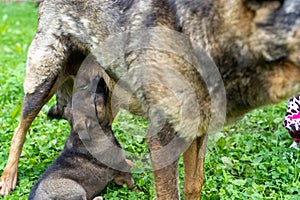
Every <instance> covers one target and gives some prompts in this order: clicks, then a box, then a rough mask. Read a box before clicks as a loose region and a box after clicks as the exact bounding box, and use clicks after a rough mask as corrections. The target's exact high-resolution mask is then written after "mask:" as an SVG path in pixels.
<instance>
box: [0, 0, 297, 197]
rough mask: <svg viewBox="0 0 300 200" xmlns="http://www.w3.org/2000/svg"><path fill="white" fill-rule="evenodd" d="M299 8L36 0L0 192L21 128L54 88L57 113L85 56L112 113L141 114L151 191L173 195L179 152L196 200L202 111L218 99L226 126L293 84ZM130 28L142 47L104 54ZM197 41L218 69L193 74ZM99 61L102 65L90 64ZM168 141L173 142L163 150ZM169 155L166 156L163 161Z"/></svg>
mask: <svg viewBox="0 0 300 200" xmlns="http://www.w3.org/2000/svg"><path fill="white" fill-rule="evenodd" d="M299 6H300V1H299V0H285V1H284V0H280V1H258V0H257V1H255V0H228V1H223V0H214V1H213V0H208V1H201V0H194V1H186V0H149V1H142V0H117V1H109V0H100V1H99V0H97V1H96V0H88V1H82V0H79V1H78V0H76V1H75V0H56V1H47V0H46V1H44V2H43V3H42V4H41V6H40V9H39V25H38V31H37V33H36V36H35V38H34V39H33V41H32V44H31V46H30V49H29V53H28V62H27V69H26V77H25V83H24V89H25V97H24V101H23V109H22V116H21V120H20V124H19V126H18V127H17V128H16V130H15V132H14V137H13V140H12V145H11V150H10V154H9V159H8V163H7V166H6V167H5V169H4V171H3V174H2V177H1V181H0V186H1V194H2V195H7V194H8V193H9V192H10V191H11V190H12V189H14V188H15V185H16V180H17V167H18V161H19V157H20V153H21V149H22V145H23V143H24V140H25V132H26V131H27V130H28V129H29V126H30V124H31V122H32V121H33V120H34V118H35V117H36V115H37V114H38V112H39V111H40V109H41V108H42V106H43V105H44V104H45V103H46V102H47V101H48V100H49V99H50V98H51V97H52V96H53V94H54V93H55V92H56V91H57V90H58V88H59V87H60V90H59V92H60V93H61V95H59V97H58V104H57V106H56V107H55V108H54V109H53V110H52V113H56V114H58V115H59V113H61V110H62V109H63V105H65V103H64V102H65V101H66V100H65V99H64V98H65V97H68V96H70V94H69V95H66V94H68V91H72V90H70V88H72V80H71V79H69V78H67V77H70V76H74V75H76V74H77V70H78V68H79V66H80V64H81V63H82V62H83V60H84V59H85V58H86V56H88V55H89V54H91V55H92V57H95V59H96V60H97V61H98V64H99V63H100V66H99V67H97V68H98V70H91V72H90V73H91V74H90V76H92V75H93V74H95V75H96V74H98V73H102V75H103V74H104V75H103V76H107V77H106V79H108V81H109V82H110V83H109V84H108V85H109V87H110V90H111V91H113V92H112V95H111V98H112V99H116V100H118V102H120V103H116V104H114V103H112V104H113V106H112V108H113V109H114V111H112V112H113V113H114V114H116V112H117V108H118V106H121V107H125V108H126V109H128V110H130V112H132V113H134V114H140V115H143V116H144V117H145V118H147V119H148V121H149V129H148V130H149V131H148V135H147V141H148V146H149V150H150V153H151V159H152V165H153V169H154V179H155V186H156V195H157V199H179V198H180V197H179V192H178V180H177V162H178V156H179V154H180V153H182V152H183V151H184V153H183V160H184V196H185V199H199V197H200V192H201V188H202V183H203V162H204V154H205V148H206V139H207V133H208V132H209V131H210V130H211V126H210V122H211V120H216V121H218V120H217V119H211V118H213V117H214V116H218V113H219V112H220V113H221V114H222V112H224V110H223V111H222V109H223V108H222V107H215V106H214V105H224V106H225V104H226V108H225V109H226V112H225V114H226V121H225V124H228V123H231V122H233V121H236V120H237V119H239V118H240V117H242V116H243V114H245V113H246V112H248V111H250V110H252V109H255V108H257V107H259V106H263V105H269V104H274V103H278V102H280V101H282V100H284V99H286V98H287V97H289V96H291V95H293V94H295V93H297V92H299V90H300V73H299V72H300V52H299V48H300V46H299V43H300V10H299V9H297V8H299ZM145 30H148V32H147V31H145ZM157 30H159V31H157ZM149 32H150V33H149ZM174 32H177V33H181V34H182V35H184V36H185V37H181V36H179V37H177V35H176V34H175V35H174V34H173V33H174ZM122 33H126V34H125V36H124V35H122ZM136 33H138V34H136ZM140 33H141V35H142V36H143V34H145V36H147V37H144V39H145V40H147V41H149V43H147V44H148V45H149V46H147V48H143V45H140V46H139V48H130V47H128V48H127V50H126V51H124V52H125V53H124V55H122V57H121V58H114V59H112V62H106V61H105V59H107V60H109V59H108V58H106V57H107V56H109V55H110V54H111V53H113V52H114V51H118V49H123V48H124V45H125V46H126V45H128V46H131V47H132V46H135V45H136V44H135V43H137V42H136V41H135V40H134V39H136V37H137V36H136V35H139V34H140ZM164 34H165V35H164ZM115 35H121V36H120V37H121V38H122V37H124V38H125V42H124V41H121V40H120V41H121V42H120V43H117V42H116V43H113V42H111V43H108V44H115V45H111V46H110V45H107V43H106V41H109V40H110V39H109V38H111V37H112V38H113V39H114V37H113V36H115ZM132 35H133V36H134V37H132ZM120 37H117V39H116V41H118V38H120ZM178 38H182V40H184V38H187V40H186V41H180V40H178ZM155 41H156V42H155ZM127 42H128V43H127ZM139 42H141V44H144V41H139ZM162 43H163V44H162ZM105 44H106V45H107V46H106V45H105ZM101 45H102V46H101ZM156 45H158V46H156ZM160 45H161V46H160ZM137 46H138V45H137ZM107 47H110V49H107ZM149 47H150V48H149ZM179 47H180V48H179ZM191 48H192V49H193V51H190V49H191ZM125 49H126V47H125ZM128 49H129V50H128ZM166 49H170V51H166ZM199 49H202V50H203V51H204V52H205V53H206V54H207V57H208V58H211V59H212V60H213V62H214V63H215V64H216V66H217V72H218V73H219V74H220V76H219V77H218V76H217V75H216V74H209V75H208V76H205V75H203V73H202V74H201V70H207V71H208V72H211V71H210V67H211V68H213V65H212V64H208V65H207V64H203V65H201V62H205V60H204V61H203V60H202V61H201V56H200V58H198V61H199V60H200V65H201V66H202V67H203V66H204V68H202V69H200V70H199V68H197V66H198V65H197V64H195V63H197V62H193V59H194V57H195V56H194V57H193V56H191V57H189V56H190V55H189V53H190V52H195V55H196V57H197V55H198V56H199V55H202V54H197V52H199V51H197V50H199ZM99 50H103V52H102V53H101V51H100V52H99ZM104 50H105V51H104ZM178 52H179V54H178ZM116 55H119V54H116ZM92 57H91V58H90V59H93V58H92ZM103 59H104V61H103ZM187 60H188V61H187ZM190 60H191V62H190ZM103 63H104V65H103ZM201 66H200V68H201ZM101 67H102V68H103V69H105V72H103V71H102V72H100V71H101V70H102V69H101ZM199 71H200V73H199ZM124 77H125V78H124ZM178 77H180V78H178ZM211 77H213V78H211ZM206 79H209V81H207V80H206ZM223 86H224V88H225V92H224V94H226V96H225V98H219V99H218V98H213V97H214V95H216V96H217V97H222V94H223V93H222V88H223ZM116 87H120V88H121V89H120V90H118V88H117V89H116ZM118 91H120V92H118ZM124 91H125V92H124ZM124 93H126V94H127V93H129V94H133V95H131V97H130V100H129V101H128V98H127V97H126V98H125V100H126V103H123V102H122V98H123V96H122V95H123V94H124ZM212 94H213V95H212ZM219 94H221V95H220V96H218V95H219ZM66 99H68V98H66ZM224 99H225V102H224ZM125 104H126V105H125ZM128 104H129V105H128ZM195 110H196V112H195ZM220 110H221V111H220ZM221 121H222V120H221ZM173 141H177V142H178V143H176V144H180V145H179V147H180V148H178V149H176V148H175V149H174V148H170V149H168V151H165V149H166V147H167V146H168V144H170V143H172V142H173ZM186 148H187V149H186ZM174 155H176V156H175V157H176V159H169V160H168V159H167V158H169V157H170V158H174ZM166 160H167V161H166Z"/></svg>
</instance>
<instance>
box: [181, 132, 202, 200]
mask: <svg viewBox="0 0 300 200" xmlns="http://www.w3.org/2000/svg"><path fill="white" fill-rule="evenodd" d="M206 141H207V134H205V135H203V136H202V137H199V138H196V139H195V140H194V141H193V143H192V144H191V145H190V147H189V148H188V149H187V150H186V151H185V152H184V154H183V164H184V199H186V200H199V199H200V193H201V189H202V185H203V179H204V157H205V150H206Z"/></svg>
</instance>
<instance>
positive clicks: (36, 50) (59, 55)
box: [0, 33, 69, 195]
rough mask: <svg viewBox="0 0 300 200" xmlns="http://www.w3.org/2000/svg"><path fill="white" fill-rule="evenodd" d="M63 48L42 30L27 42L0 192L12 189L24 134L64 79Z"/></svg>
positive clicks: (7, 191) (62, 44)
mask: <svg viewBox="0 0 300 200" xmlns="http://www.w3.org/2000/svg"><path fill="white" fill-rule="evenodd" d="M45 37H47V38H45ZM45 40H47V42H46V43H45ZM67 50H68V46H67V45H66V44H64V41H63V40H61V38H58V37H57V36H52V35H51V36H49V35H44V34H43V33H41V34H37V35H36V37H35V39H34V40H33V41H32V43H31V46H30V49H29V53H28V59H27V66H26V77H25V83H24V89H25V97H24V100H23V106H22V114H21V119H20V123H19V125H18V127H17V128H16V129H15V131H14V135H13V138H12V143H11V147H10V152H9V157H8V161H7V164H6V166H5V168H4V171H3V173H2V177H1V178H0V188H1V190H0V194H1V195H8V193H9V192H10V191H11V190H13V189H14V188H15V186H16V182H17V171H18V163H19V158H20V154H21V151H22V146H23V144H24V141H25V134H26V132H27V131H28V129H29V127H30V125H31V123H32V121H33V120H34V118H35V117H36V115H37V114H38V113H39V111H40V109H41V108H42V107H43V105H44V104H45V103H46V102H47V101H48V100H49V99H50V98H51V97H52V96H53V94H54V92H55V91H56V90H57V88H58V87H59V85H60V83H61V82H62V81H63V80H64V79H65V77H63V76H64V74H63V73H61V72H62V69H63V68H64V65H65V64H66V63H67V62H66V58H67V53H69V52H68V51H67Z"/></svg>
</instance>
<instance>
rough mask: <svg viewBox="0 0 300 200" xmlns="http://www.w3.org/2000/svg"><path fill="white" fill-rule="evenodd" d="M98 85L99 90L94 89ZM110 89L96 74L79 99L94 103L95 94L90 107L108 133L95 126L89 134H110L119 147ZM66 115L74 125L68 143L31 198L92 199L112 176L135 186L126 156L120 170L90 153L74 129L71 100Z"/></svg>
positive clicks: (37, 199)
mask: <svg viewBox="0 0 300 200" xmlns="http://www.w3.org/2000/svg"><path fill="white" fill-rule="evenodd" d="M95 88H96V91H93V89H95ZM107 91H108V90H107V88H106V85H105V82H104V80H103V79H100V78H96V79H94V80H93V81H92V83H91V84H90V85H89V88H88V89H86V90H84V91H81V92H80V99H79V101H80V102H81V104H82V105H84V104H85V106H92V107H93V104H90V102H89V99H90V98H91V96H93V95H95V100H94V101H95V102H94V105H95V107H93V108H91V110H94V112H95V115H96V113H97V116H98V120H99V121H101V122H102V124H101V126H102V127H103V131H105V133H106V134H105V135H103V134H101V133H99V132H97V131H93V130H91V131H90V134H94V135H95V137H98V138H99V137H100V138H103V136H106V135H107V136H108V137H107V140H108V142H109V140H111V142H113V143H114V144H115V145H117V146H119V147H120V145H119V143H118V142H117V141H116V139H115V138H114V135H113V133H112V131H111V128H110V125H109V122H110V115H109V112H108V110H107V109H106V108H108V106H107V105H106V104H107V95H108V93H107ZM64 118H66V119H68V121H69V123H70V125H71V133H70V135H69V137H68V140H67V142H66V144H65V147H64V149H63V151H62V152H61V153H60V155H59V156H58V157H57V159H56V160H55V161H54V162H53V163H52V164H51V166H50V167H49V168H48V169H47V170H46V171H45V172H44V174H43V175H42V176H41V178H40V179H39V180H38V181H37V183H36V184H35V185H34V186H33V188H32V189H31V191H30V195H29V198H28V199H30V200H41V199H49V200H50V199H73V200H75V199H78V200H82V199H87V200H88V199H93V198H95V196H96V195H98V194H99V193H100V192H101V191H102V190H103V189H104V188H105V187H106V185H107V183H108V182H109V181H111V180H114V181H115V182H116V183H117V184H118V185H122V184H124V183H126V184H127V185H128V186H129V187H131V186H133V183H134V182H133V179H132V177H131V174H130V172H129V171H130V166H129V165H128V164H127V162H126V160H125V157H123V159H122V162H121V163H116V165H119V166H122V167H120V168H121V169H122V170H123V171H118V170H116V169H112V168H111V167H109V166H106V165H105V164H103V163H101V160H100V161H99V160H97V159H96V158H94V157H93V156H92V155H91V154H90V152H89V151H88V149H87V148H86V147H85V145H84V143H83V142H82V141H81V139H80V136H79V134H78V133H77V132H76V131H75V129H74V126H75V125H74V119H73V113H72V106H71V102H70V103H69V104H68V106H67V107H66V108H65V109H64ZM85 120H87V119H85ZM96 123H97V122H96ZM99 125H100V124H99ZM102 156H103V159H110V158H113V159H114V156H115V155H113V154H111V153H110V152H107V153H106V154H103V155H102ZM104 157H106V158H104ZM99 199H100V198H99Z"/></svg>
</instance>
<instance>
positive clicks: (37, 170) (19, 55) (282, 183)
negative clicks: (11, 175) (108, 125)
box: [0, 3, 300, 200]
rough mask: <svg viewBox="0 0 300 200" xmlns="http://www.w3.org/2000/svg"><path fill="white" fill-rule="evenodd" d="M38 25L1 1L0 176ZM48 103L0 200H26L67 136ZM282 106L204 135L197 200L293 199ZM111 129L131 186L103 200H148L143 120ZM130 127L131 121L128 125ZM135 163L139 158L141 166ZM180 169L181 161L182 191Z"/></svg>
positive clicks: (33, 12)
mask: <svg viewBox="0 0 300 200" xmlns="http://www.w3.org/2000/svg"><path fill="white" fill-rule="evenodd" d="M36 26H37V8H36V6H35V4H31V3H26V4H3V3H0V105H1V106H0V116H1V117H0V161H1V162H0V171H2V169H3V168H4V166H5V163H6V161H7V155H8V151H9V146H10V141H11V137H12V134H13V131H14V128H15V127H16V126H17V124H18V121H19V116H20V111H21V103H22V98H23V95H24V93H23V87H22V85H23V80H24V73H25V63H26V52H27V49H28V46H29V44H30V42H31V39H32V37H33V35H34V33H35V31H36ZM53 103H54V99H52V100H51V102H49V103H48V104H47V105H46V106H45V107H44V108H43V109H42V111H41V112H40V114H39V115H38V117H37V118H36V120H35V121H34V123H33V124H32V126H31V128H30V131H29V133H28V134H27V140H26V143H25V145H24V148H23V153H22V156H21V160H20V165H19V179H18V185H17V188H16V190H15V191H13V192H12V193H11V194H10V195H9V196H8V197H5V198H2V197H0V199H16V200H19V199H27V195H28V193H29V191H30V188H31V187H32V185H33V184H34V182H35V181H36V180H37V179H38V177H39V176H40V175H41V174H42V173H43V171H44V170H45V169H46V168H47V166H49V164H50V163H51V162H52V161H53V160H54V159H55V157H56V156H57V155H58V154H59V152H60V150H61V149H62V147H63V145H64V142H65V139H66V137H67V135H68V133H69V125H68V123H66V121H64V120H60V121H59V120H49V119H48V118H47V116H46V113H47V111H48V109H49V108H50V105H52V104H53ZM284 114H285V104H284V103H282V104H279V105H277V106H272V107H268V108H264V109H259V110H256V111H254V112H252V113H250V114H248V115H247V116H246V117H245V118H244V119H243V120H241V121H240V122H239V123H236V124H234V125H232V126H230V127H226V128H225V129H224V130H223V131H222V133H219V134H215V135H211V137H210V140H209V143H208V149H207V155H206V162H205V171H206V173H205V184H204V187H203V191H202V199H224V200H227V199H282V200H286V199H291V200H292V199H293V200H296V199H300V194H299V188H300V182H299V178H300V177H299V176H300V162H299V159H300V153H299V152H298V151H296V150H294V149H290V148H288V147H289V145H290V144H291V142H292V140H291V139H290V138H289V136H288V134H287V133H286V131H285V130H284V128H282V126H281V123H282V120H283V117H284ZM116 122H117V123H114V125H113V129H114V131H115V133H116V135H117V137H118V140H119V141H120V142H121V144H122V146H123V148H124V149H125V150H126V151H127V153H128V156H130V157H131V158H134V159H137V160H138V161H137V167H136V168H135V169H133V171H134V172H136V173H134V179H135V182H136V185H135V189H133V190H129V189H127V188H126V187H117V186H115V185H114V184H113V183H110V184H109V185H108V187H107V188H106V189H105V190H104V191H103V192H102V194H101V195H102V196H104V198H105V199H114V200H117V199H153V198H154V189H153V177H152V173H151V172H150V170H149V169H150V165H149V156H148V151H147V146H146V143H145V131H146V128H147V123H146V122H145V121H144V120H143V119H141V118H138V117H133V116H132V115H130V114H128V113H126V112H121V113H120V115H119V116H118V118H117V119H116ZM129 122H130V123H129ZM142 161H146V164H145V163H144V162H142ZM182 178H183V169H182V162H180V179H181V182H180V187H181V192H182Z"/></svg>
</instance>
